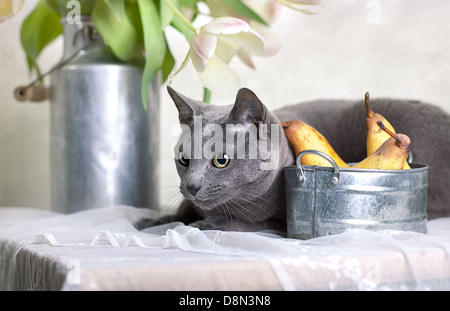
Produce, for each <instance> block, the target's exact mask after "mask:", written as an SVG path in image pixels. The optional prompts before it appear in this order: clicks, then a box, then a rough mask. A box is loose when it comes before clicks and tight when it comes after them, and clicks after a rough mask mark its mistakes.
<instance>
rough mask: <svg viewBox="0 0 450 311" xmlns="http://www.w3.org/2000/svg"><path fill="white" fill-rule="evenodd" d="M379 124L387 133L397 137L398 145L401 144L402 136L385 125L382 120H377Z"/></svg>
mask: <svg viewBox="0 0 450 311" xmlns="http://www.w3.org/2000/svg"><path fill="white" fill-rule="evenodd" d="M377 124H378V126H379V127H380V128H381V129H382V130H383V131H385V132H386V133H388V134H389V135H391V136H392V137H393V138H395V142H396V143H397V145H400V144H401V143H402V139H401V138H400V137H398V136H397V135H396V134H394V133H393V132H392V131H391V130H390V129H388V128H387V127H386V126H384V124H383V122H381V121H377Z"/></svg>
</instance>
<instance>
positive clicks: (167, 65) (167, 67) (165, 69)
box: [161, 40, 175, 83]
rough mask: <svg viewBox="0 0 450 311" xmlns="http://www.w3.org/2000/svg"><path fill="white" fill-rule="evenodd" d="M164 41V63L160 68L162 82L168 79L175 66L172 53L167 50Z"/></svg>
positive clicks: (167, 47)
mask: <svg viewBox="0 0 450 311" xmlns="http://www.w3.org/2000/svg"><path fill="white" fill-rule="evenodd" d="M165 41H166V55H165V57H164V62H163V64H162V67H161V71H162V82H163V83H164V82H166V80H167V78H168V77H169V75H170V73H171V72H172V70H173V67H174V66H175V59H174V58H173V55H172V52H171V51H170V49H169V46H168V45H167V40H165Z"/></svg>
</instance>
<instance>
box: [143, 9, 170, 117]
mask: <svg viewBox="0 0 450 311" xmlns="http://www.w3.org/2000/svg"><path fill="white" fill-rule="evenodd" d="M137 2H138V5H139V11H140V15H141V22H142V30H143V36H144V47H145V66H144V72H143V74H142V84H141V96H142V105H143V106H144V109H147V102H148V89H149V86H150V83H151V82H152V80H153V78H154V77H155V76H156V73H157V72H158V71H159V70H160V69H161V67H162V65H163V63H164V56H165V54H166V42H165V39H164V34H163V31H162V29H161V20H160V18H159V14H158V13H159V12H158V9H157V7H156V5H155V4H154V3H153V1H149V0H137Z"/></svg>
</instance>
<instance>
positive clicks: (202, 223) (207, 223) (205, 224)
mask: <svg viewBox="0 0 450 311" xmlns="http://www.w3.org/2000/svg"><path fill="white" fill-rule="evenodd" d="M189 226H191V227H195V228H199V229H200V230H222V231H229V230H232V228H231V226H230V224H229V223H228V220H227V219H226V217H225V216H221V215H218V216H211V217H208V218H206V219H203V220H197V221H194V222H192V223H190V224H189Z"/></svg>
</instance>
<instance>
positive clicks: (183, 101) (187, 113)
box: [167, 86, 194, 124]
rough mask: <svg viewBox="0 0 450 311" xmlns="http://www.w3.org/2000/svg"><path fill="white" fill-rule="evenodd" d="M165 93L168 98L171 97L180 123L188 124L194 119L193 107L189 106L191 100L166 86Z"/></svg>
mask: <svg viewBox="0 0 450 311" xmlns="http://www.w3.org/2000/svg"><path fill="white" fill-rule="evenodd" d="M167 91H168V92H169V95H170V97H172V100H173V102H174V103H175V106H177V109H178V118H179V119H180V123H181V124H190V123H191V122H192V120H193V119H194V107H193V105H192V104H189V103H191V102H192V99H190V98H189V97H186V96H184V95H182V94H180V93H178V92H176V91H175V90H174V89H173V88H171V87H170V86H167Z"/></svg>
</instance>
